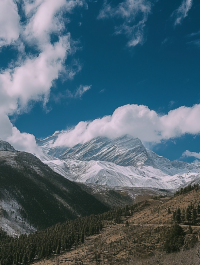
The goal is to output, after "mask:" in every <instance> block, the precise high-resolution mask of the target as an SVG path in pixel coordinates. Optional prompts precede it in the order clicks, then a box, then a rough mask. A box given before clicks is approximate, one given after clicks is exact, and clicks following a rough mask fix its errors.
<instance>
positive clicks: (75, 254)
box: [35, 191, 200, 265]
mask: <svg viewBox="0 0 200 265" xmlns="http://www.w3.org/2000/svg"><path fill="white" fill-rule="evenodd" d="M191 202H192V203H193V204H194V205H195V204H196V205H197V204H198V203H200V191H192V192H190V193H188V194H185V195H181V196H178V197H173V198H158V199H149V200H148V201H147V203H146V205H145V207H144V208H143V209H142V210H140V211H138V212H136V213H134V215H133V216H131V217H126V218H124V220H123V224H114V223H113V222H110V223H108V222H107V223H105V228H104V229H103V230H102V231H101V233H100V234H98V235H94V236H91V237H88V238H87V239H86V241H85V243H84V244H82V245H80V246H78V247H77V248H76V249H73V250H71V251H69V252H66V253H62V254H61V255H60V256H54V257H52V258H51V259H49V260H44V261H39V262H35V265H57V264H63V265H72V264H73V265H74V264H84V265H86V264H90V265H95V264H110V265H111V264H116V265H118V264H119V265H121V264H134V265H136V264H138V265H140V264H141V265H144V264H145V265H146V264H150V265H155V264H160V265H161V264H162V265H171V264H185V265H199V264H200V254H199V250H200V247H199V243H197V244H196V245H194V242H195V241H197V238H198V235H199V234H200V227H195V226H192V229H193V235H191V234H189V229H188V226H186V225H185V226H183V228H184V230H185V232H186V233H187V235H186V240H185V246H184V248H183V249H182V250H181V251H180V252H178V253H172V254H166V253H164V252H163V250H162V249H163V244H164V241H165V235H166V232H167V230H168V229H169V227H170V226H171V220H172V213H171V214H168V208H170V209H171V212H173V211H174V210H176V209H177V208H178V207H180V208H187V206H188V205H189V204H190V203H191ZM126 221H128V224H129V225H128V226H127V225H126V224H125V223H126ZM191 247H193V248H191ZM188 248H189V249H188Z"/></svg>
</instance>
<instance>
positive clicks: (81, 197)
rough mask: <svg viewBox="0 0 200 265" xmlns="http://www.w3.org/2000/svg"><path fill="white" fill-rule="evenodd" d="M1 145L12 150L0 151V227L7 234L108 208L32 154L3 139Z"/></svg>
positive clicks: (30, 229) (26, 230) (43, 226)
mask: <svg viewBox="0 0 200 265" xmlns="http://www.w3.org/2000/svg"><path fill="white" fill-rule="evenodd" d="M2 146H4V149H6V150H7V149H8V148H9V149H10V150H11V151H0V183H1V185H0V227H2V228H3V230H5V231H7V232H8V233H9V234H21V233H24V232H32V231H35V230H37V229H42V228H46V227H48V226H51V225H53V224H55V223H58V222H62V221H65V220H66V219H74V218H77V217H79V216H85V215H89V214H92V213H93V214H97V213H99V212H104V211H106V210H107V209H108V207H107V206H105V205H104V204H102V203H101V202H100V201H98V200H97V199H96V198H94V197H93V196H92V195H90V194H88V193H87V192H86V191H84V190H83V189H81V188H80V187H79V186H78V185H77V184H76V183H73V182H71V181H69V180H67V179H66V178H63V177H62V176H61V175H59V174H57V173H55V172H54V171H52V170H51V169H50V168H49V167H48V166H47V165H45V164H43V163H42V162H41V161H40V160H39V159H38V158H36V157H35V156H34V155H32V154H29V153H25V152H17V151H15V150H14V148H12V147H10V146H9V144H7V143H5V142H4V143H1V147H2ZM2 149H3V148H2Z"/></svg>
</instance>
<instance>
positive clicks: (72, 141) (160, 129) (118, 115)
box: [54, 104, 200, 147]
mask: <svg viewBox="0 0 200 265" xmlns="http://www.w3.org/2000/svg"><path fill="white" fill-rule="evenodd" d="M199 117H200V104H199V105H194V106H193V107H185V106H182V107H180V108H177V109H174V110H171V111H170V112H169V113H168V114H166V115H159V114H158V113H156V112H155V111H154V110H150V109H149V108H148V107H147V106H143V105H125V106H122V107H119V108H117V109H116V110H115V111H114V113H113V114H112V115H109V116H105V117H103V118H101V119H96V120H93V121H89V122H83V121H82V122H80V123H78V124H77V125H76V126H75V127H74V128H73V129H71V130H68V131H63V132H62V133H61V134H60V135H59V137H58V138H57V140H56V141H55V143H54V146H69V147H72V146H74V145H76V144H78V143H85V142H87V141H89V140H91V139H93V138H95V137H98V136H106V137H108V138H116V137H119V136H122V135H125V134H129V135H131V136H133V137H138V138H140V139H141V140H142V141H143V142H151V143H159V142H160V141H161V140H163V139H170V138H175V137H180V136H181V135H184V134H186V133H188V134H198V133H200V123H199Z"/></svg>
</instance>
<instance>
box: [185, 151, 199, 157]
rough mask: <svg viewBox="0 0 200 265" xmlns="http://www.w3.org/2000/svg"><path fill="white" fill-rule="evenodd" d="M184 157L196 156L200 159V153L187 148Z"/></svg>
mask: <svg viewBox="0 0 200 265" xmlns="http://www.w3.org/2000/svg"><path fill="white" fill-rule="evenodd" d="M182 156H183V157H195V158H197V159H200V153H196V152H190V151H188V150H186V151H185V152H184V153H183V154H182Z"/></svg>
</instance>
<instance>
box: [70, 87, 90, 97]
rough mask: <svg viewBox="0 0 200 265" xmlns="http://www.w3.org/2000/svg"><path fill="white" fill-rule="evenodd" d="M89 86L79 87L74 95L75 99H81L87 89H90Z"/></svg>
mask: <svg viewBox="0 0 200 265" xmlns="http://www.w3.org/2000/svg"><path fill="white" fill-rule="evenodd" d="M91 87H92V86H91V85H90V86H83V85H80V86H79V88H78V89H77V90H76V93H75V94H74V97H75V98H81V97H82V96H83V94H85V92H87V91H88V90H89V89H91Z"/></svg>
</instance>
